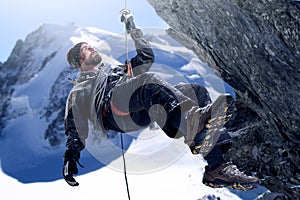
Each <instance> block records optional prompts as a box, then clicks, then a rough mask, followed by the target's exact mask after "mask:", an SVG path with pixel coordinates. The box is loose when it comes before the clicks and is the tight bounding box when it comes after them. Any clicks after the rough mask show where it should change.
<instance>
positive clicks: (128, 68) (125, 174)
mask: <svg viewBox="0 0 300 200" xmlns="http://www.w3.org/2000/svg"><path fill="white" fill-rule="evenodd" d="M124 9H127V0H125V8H124ZM125 46H126V61H125V64H126V67H127V73H128V76H129V77H132V76H133V73H132V71H131V66H130V62H129V59H128V34H127V30H126V25H125ZM120 137H121V146H122V158H123V168H124V177H125V182H126V189H127V196H128V200H130V192H129V185H128V180H127V169H126V160H125V150H124V142H123V134H122V133H120Z"/></svg>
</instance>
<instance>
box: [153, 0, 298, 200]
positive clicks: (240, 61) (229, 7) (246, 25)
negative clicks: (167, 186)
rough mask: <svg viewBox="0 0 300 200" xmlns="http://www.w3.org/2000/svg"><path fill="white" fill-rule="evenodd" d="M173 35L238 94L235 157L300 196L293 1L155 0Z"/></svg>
mask: <svg viewBox="0 0 300 200" xmlns="http://www.w3.org/2000/svg"><path fill="white" fill-rule="evenodd" d="M148 2H149V3H150V4H151V5H152V6H153V7H154V9H155V10H156V12H157V14H158V15H159V16H160V17H161V18H162V19H163V20H165V21H166V22H167V23H168V24H169V25H170V27H171V28H170V29H169V34H170V35H171V36H172V37H173V38H175V39H176V40H177V41H179V42H181V43H182V44H184V45H185V46H186V47H188V48H190V49H192V50H193V51H194V52H195V53H196V54H197V55H198V56H199V58H200V59H201V60H202V61H204V62H207V63H208V65H209V66H210V67H212V68H213V69H214V70H215V71H216V73H217V74H218V75H219V76H220V77H222V79H223V80H225V81H226V82H227V83H229V84H230V85H231V86H232V87H233V88H234V90H235V92H236V94H237V108H238V109H237V116H236V120H235V121H234V122H233V126H232V131H233V133H234V135H236V137H235V139H236V146H234V147H233V149H232V151H231V152H230V153H229V154H230V155H228V157H230V158H231V159H233V161H234V162H235V163H236V164H237V165H238V166H239V167H242V168H243V169H245V170H247V171H249V172H250V171H256V172H258V176H259V177H260V178H264V179H263V180H264V181H263V183H262V184H263V185H265V186H266V187H267V188H269V189H270V190H271V191H272V192H277V193H283V194H284V195H283V196H286V197H289V198H294V199H295V198H298V197H299V195H300V191H299V187H296V186H297V185H299V184H300V174H299V169H300V159H299V154H300V147H299V146H300V145H299V144H300V125H299V122H300V93H299V89H300V38H299V37H300V9H299V2H295V1H291V0H289V1H286V0H248V1H244V0H226V1H219V0H201V1H188V0H148Z"/></svg>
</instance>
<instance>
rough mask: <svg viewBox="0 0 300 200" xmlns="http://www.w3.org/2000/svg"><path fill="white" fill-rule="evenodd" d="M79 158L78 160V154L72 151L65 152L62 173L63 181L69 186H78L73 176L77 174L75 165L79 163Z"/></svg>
mask: <svg viewBox="0 0 300 200" xmlns="http://www.w3.org/2000/svg"><path fill="white" fill-rule="evenodd" d="M79 158H80V152H78V151H76V150H72V149H67V150H66V152H65V155H64V167H63V170H62V173H63V177H64V179H65V181H66V182H67V183H68V184H69V185H70V186H78V185H79V183H78V182H77V181H76V180H75V179H74V177H73V175H74V174H78V168H77V163H78V161H79ZM78 164H79V163H78Z"/></svg>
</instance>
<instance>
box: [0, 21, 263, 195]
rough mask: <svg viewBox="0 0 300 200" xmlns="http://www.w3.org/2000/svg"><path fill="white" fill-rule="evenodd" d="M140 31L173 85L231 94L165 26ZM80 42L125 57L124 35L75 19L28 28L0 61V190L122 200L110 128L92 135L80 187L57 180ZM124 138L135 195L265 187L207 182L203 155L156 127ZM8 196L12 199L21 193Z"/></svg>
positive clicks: (113, 60)
mask: <svg viewBox="0 0 300 200" xmlns="http://www.w3.org/2000/svg"><path fill="white" fill-rule="evenodd" d="M143 31H144V33H145V34H146V37H147V38H148V39H149V41H150V42H151V45H152V47H153V49H154V52H155V55H156V61H155V63H154V65H153V67H152V69H151V70H152V71H155V72H157V73H159V74H160V75H161V76H162V77H163V78H164V79H166V80H167V81H169V82H170V83H172V84H176V83H180V82H195V83H199V84H202V85H205V86H206V87H207V88H208V90H209V92H210V94H211V97H212V99H215V97H216V96H217V95H218V94H219V93H224V92H230V93H232V94H233V92H232V90H231V89H230V87H229V86H228V85H227V84H225V83H223V82H222V81H221V80H220V79H218V78H217V77H216V76H215V75H214V73H213V72H212V71H211V70H210V68H209V67H208V66H207V65H205V64H204V63H202V62H201V61H200V60H199V59H198V58H197V57H196V56H195V55H194V54H193V53H192V51H190V50H187V49H186V48H184V47H183V46H182V45H180V44H179V43H177V42H176V41H174V40H173V39H172V38H170V37H169V36H168V35H167V34H166V33H165V31H164V30H155V29H145V30H143ZM80 41H86V42H88V43H89V44H91V45H92V46H94V47H95V48H97V49H98V50H99V51H100V52H101V55H102V57H103V59H104V61H105V64H112V65H114V64H118V63H123V62H124V60H125V58H126V54H125V49H126V46H125V35H124V34H123V33H121V34H114V33H110V32H106V31H103V30H100V29H97V28H92V27H87V28H79V27H76V26H75V25H74V24H68V25H52V24H45V25H42V26H41V27H39V28H38V29H37V30H36V31H34V32H32V33H31V34H29V35H28V36H27V38H26V39H25V41H21V40H19V41H17V42H16V45H15V48H14V49H13V51H12V53H11V55H10V57H9V58H8V60H7V61H6V62H5V63H0V69H1V70H0V86H1V89H0V90H1V98H0V102H1V107H2V108H1V110H2V112H1V114H0V116H1V118H0V161H1V169H2V171H3V174H2V173H0V176H1V180H0V184H1V186H0V188H2V191H4V193H5V192H7V194H8V193H9V192H8V191H10V190H11V189H12V188H17V189H18V190H19V189H20V191H23V192H26V194H23V196H24V195H30V194H27V192H28V193H29V192H33V191H34V192H36V190H35V189H36V188H38V190H39V192H41V191H44V192H46V191H48V190H49V189H47V188H51V189H52V190H53V191H55V192H57V191H59V193H63V194H64V195H66V196H68V193H69V192H70V190H72V192H74V194H78V195H73V194H72V196H73V198H71V199H79V198H80V199H82V197H84V195H87V196H97V198H101V197H102V199H126V194H125V190H124V189H125V188H124V187H125V183H124V184H123V182H122V181H123V179H122V178H123V174H122V173H120V172H121V171H122V159H121V150H120V137H119V134H118V133H111V137H109V138H108V140H104V139H103V138H100V139H101V141H100V143H99V142H97V143H96V142H95V140H94V139H93V138H91V137H90V138H89V140H88V142H87V144H88V148H86V149H85V150H84V151H83V154H82V157H81V161H82V163H83V164H84V165H85V166H86V167H85V168H83V169H80V175H81V176H80V177H78V180H79V181H80V182H81V186H80V187H79V188H78V189H70V188H69V187H68V186H67V185H66V184H65V183H63V180H61V167H62V155H63V152H64V144H65V140H66V138H65V135H64V130H63V115H64V106H65V100H66V98H67V95H68V92H69V90H70V89H71V87H72V83H71V82H69V81H68V80H67V78H68V77H71V78H74V77H75V76H76V70H74V69H72V68H71V67H69V65H68V64H67V62H66V59H65V55H66V52H67V51H68V49H69V48H70V47H71V46H72V45H73V44H75V43H77V42H80ZM128 49H129V56H130V57H131V56H133V55H134V54H135V50H134V46H133V43H132V41H129V47H128ZM124 139H125V148H126V157H127V165H128V172H129V180H130V184H132V188H131V192H132V197H133V199H153V198H156V199H166V198H167V199H185V200H187V199H202V198H203V199H205V198H206V197H205V196H206V195H210V196H208V197H207V198H210V197H212V198H213V195H214V197H215V198H217V197H220V198H221V199H255V198H256V197H257V196H258V195H259V194H260V193H263V192H265V189H264V188H258V189H256V190H254V191H250V192H235V191H231V190H227V189H211V188H208V187H206V186H204V185H203V184H202V183H201V180H202V174H203V169H204V166H205V161H204V160H203V159H202V157H201V156H198V157H195V156H192V155H191V154H190V153H189V151H188V150H187V148H186V146H185V145H183V144H182V141H180V140H171V139H169V138H167V137H166V136H165V135H164V134H163V133H162V132H161V130H160V129H151V130H150V129H145V130H142V131H139V132H136V133H130V134H127V135H125V136H124ZM111 144H113V145H111ZM97 153H100V155H101V157H102V158H105V161H104V162H99V159H98V157H97V155H95V154H97ZM178 155H179V156H178ZM95 157H96V158H97V159H96V158H95ZM100 161H101V160H100ZM14 179H16V180H18V181H19V182H21V183H19V182H17V181H16V180H14ZM39 182H43V183H39ZM116 182H117V184H116ZM24 183H28V184H24ZM29 183H30V184H29ZM63 184H64V185H63ZM6 189H7V190H6ZM90 189H92V190H90ZM93 189H95V190H93ZM98 189H99V190H100V194H99V191H98ZM14 190H15V189H14ZM123 190H124V191H123ZM101 191H103V192H102V193H103V194H102V193H101ZM118 191H120V192H118ZM177 192H178V193H177ZM87 193H89V194H87ZM41 194H42V192H41ZM10 195H11V196H12V198H13V199H16V197H17V196H16V195H19V194H17V193H16V194H10ZM64 195H63V196H64ZM46 196H47V197H46V199H47V198H49V199H53V198H55V194H52V193H51V194H49V195H46ZM14 197H15V198H14ZM37 198H40V197H38V196H37ZM44 198H45V196H44V197H43V199H44ZM59 198H63V197H59Z"/></svg>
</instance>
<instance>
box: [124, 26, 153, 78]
mask: <svg viewBox="0 0 300 200" xmlns="http://www.w3.org/2000/svg"><path fill="white" fill-rule="evenodd" d="M130 35H131V38H132V39H133V41H134V44H135V48H136V52H137V55H136V56H135V57H133V58H132V59H131V60H130V62H131V66H132V69H133V74H134V75H135V76H137V75H140V74H142V73H145V72H148V71H149V69H150V67H151V65H152V64H153V63H154V53H153V50H152V48H151V47H150V43H149V42H148V41H147V40H146V39H145V38H144V35H143V32H142V31H141V30H140V29H135V30H133V31H132V32H131V34H130Z"/></svg>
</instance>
